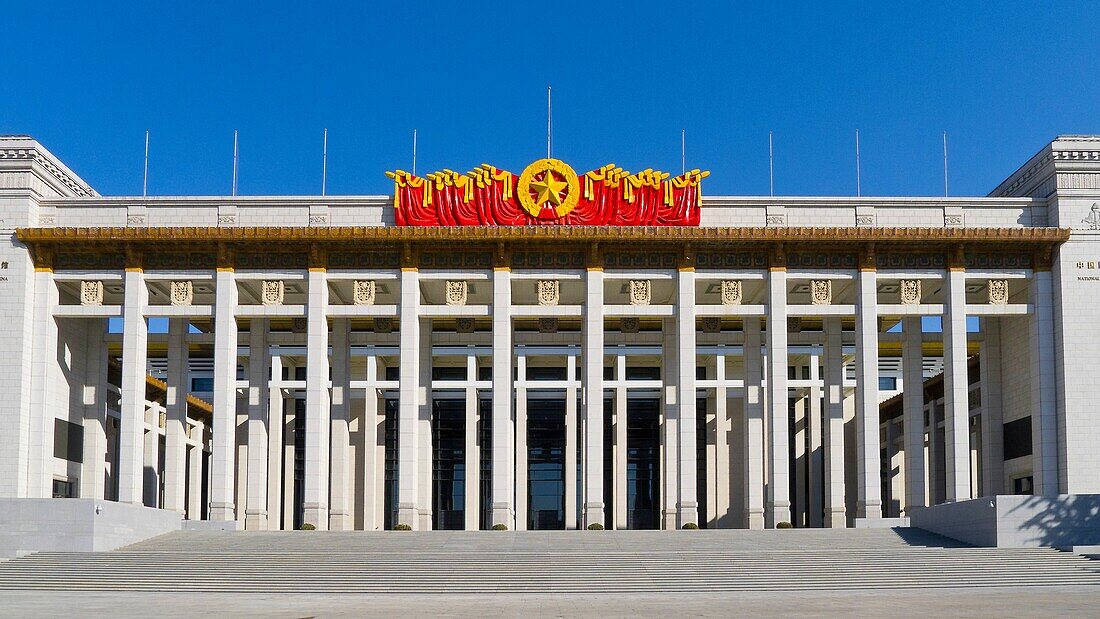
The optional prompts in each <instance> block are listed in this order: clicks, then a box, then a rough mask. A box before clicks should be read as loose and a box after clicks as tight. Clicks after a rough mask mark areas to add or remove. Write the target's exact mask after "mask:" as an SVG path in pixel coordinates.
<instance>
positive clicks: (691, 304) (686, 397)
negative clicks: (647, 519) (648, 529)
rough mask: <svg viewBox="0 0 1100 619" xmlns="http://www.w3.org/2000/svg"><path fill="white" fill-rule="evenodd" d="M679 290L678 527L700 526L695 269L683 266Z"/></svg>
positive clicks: (677, 331)
mask: <svg viewBox="0 0 1100 619" xmlns="http://www.w3.org/2000/svg"><path fill="white" fill-rule="evenodd" d="M678 277H679V280H678V283H677V286H676V290H677V309H678V312H677V316H676V320H677V325H676V327H677V328H676V334H677V336H678V338H679V349H680V355H679V357H678V360H679V372H678V374H679V376H678V378H679V380H678V381H677V382H678V388H679V391H680V397H679V398H678V402H679V406H680V426H679V431H680V470H679V473H680V484H679V485H680V502H679V504H678V505H677V509H678V511H679V516H680V522H679V526H681V527H682V526H684V525H685V524H689V523H690V524H696V525H698V524H699V500H698V496H699V495H698V492H699V488H698V481H699V480H698V474H699V470H698V467H697V462H696V461H697V459H698V452H697V451H696V443H697V441H698V434H697V433H696V424H697V423H698V420H697V419H696V417H697V409H696V402H695V367H696V365H697V363H696V358H695V357H696V351H695V267H694V266H692V265H681V267H680V269H679V274H678Z"/></svg>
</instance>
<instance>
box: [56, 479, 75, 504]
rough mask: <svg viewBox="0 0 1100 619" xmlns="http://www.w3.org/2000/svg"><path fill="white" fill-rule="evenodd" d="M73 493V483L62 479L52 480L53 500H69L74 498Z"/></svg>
mask: <svg viewBox="0 0 1100 619" xmlns="http://www.w3.org/2000/svg"><path fill="white" fill-rule="evenodd" d="M75 496H76V494H74V493H73V482H71V481H68V480H64V479H55V480H53V498H55V499H71V498H73V497H75Z"/></svg>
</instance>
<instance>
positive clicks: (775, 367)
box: [768, 266, 791, 527]
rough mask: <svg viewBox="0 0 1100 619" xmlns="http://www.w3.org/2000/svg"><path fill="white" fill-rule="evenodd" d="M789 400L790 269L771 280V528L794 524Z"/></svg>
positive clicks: (772, 273)
mask: <svg viewBox="0 0 1100 619" xmlns="http://www.w3.org/2000/svg"><path fill="white" fill-rule="evenodd" d="M789 406H790V400H789V397H788V395H787V269H786V267H781V266H777V267H772V269H771V271H770V272H769V277H768V408H769V409H770V410H769V411H768V420H769V424H768V435H769V438H770V439H771V440H770V442H771V444H770V452H769V463H770V466H769V467H768V474H769V479H768V515H769V516H770V517H771V521H770V522H771V526H773V527H774V526H777V525H778V524H779V523H780V522H790V521H791V478H790V452H789V449H790V432H789V429H788V426H787V424H788V421H789V417H790V413H789V411H788V407H789Z"/></svg>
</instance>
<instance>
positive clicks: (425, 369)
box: [416, 318, 435, 531]
mask: <svg viewBox="0 0 1100 619" xmlns="http://www.w3.org/2000/svg"><path fill="white" fill-rule="evenodd" d="M418 344H419V346H420V364H419V365H418V366H417V367H418V368H420V391H421V396H420V406H419V408H418V412H417V418H416V419H417V421H416V425H417V429H416V448H417V449H416V458H417V463H416V471H417V475H419V478H418V479H417V480H416V484H417V490H418V492H417V495H416V496H417V497H418V498H417V506H416V512H417V519H418V523H417V529H418V530H420V531H431V530H432V524H433V522H432V520H433V519H432V509H433V507H434V505H433V502H432V492H433V491H434V488H433V485H434V484H433V482H432V471H433V464H434V454H433V450H434V445H435V443H434V437H433V436H432V412H433V411H432V408H433V404H432V395H433V394H432V319H431V318H421V319H420V341H419V343H418Z"/></svg>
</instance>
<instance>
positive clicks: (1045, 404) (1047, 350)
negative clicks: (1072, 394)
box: [1028, 263, 1064, 497]
mask: <svg viewBox="0 0 1100 619" xmlns="http://www.w3.org/2000/svg"><path fill="white" fill-rule="evenodd" d="M1030 300H1031V306H1032V308H1033V309H1032V314H1031V316H1030V320H1029V321H1028V335H1029V348H1030V349H1031V445H1032V447H1031V454H1032V455H1031V462H1032V470H1033V476H1034V480H1035V488H1034V491H1035V494H1037V495H1039V496H1047V497H1050V496H1057V495H1058V494H1059V493H1060V492H1064V490H1063V489H1062V488H1061V485H1060V480H1061V475H1059V470H1058V402H1057V397H1058V395H1057V377H1056V376H1055V368H1056V363H1057V362H1056V359H1055V346H1054V292H1053V278H1052V275H1051V271H1050V269H1049V268H1047V267H1046V265H1045V264H1044V263H1040V266H1039V267H1038V268H1036V269H1035V273H1034V275H1033V277H1032V281H1031V299H1030ZM1063 449H1064V448H1063Z"/></svg>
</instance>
